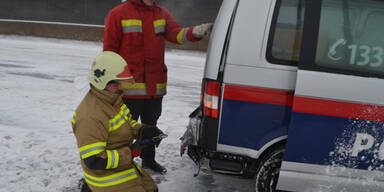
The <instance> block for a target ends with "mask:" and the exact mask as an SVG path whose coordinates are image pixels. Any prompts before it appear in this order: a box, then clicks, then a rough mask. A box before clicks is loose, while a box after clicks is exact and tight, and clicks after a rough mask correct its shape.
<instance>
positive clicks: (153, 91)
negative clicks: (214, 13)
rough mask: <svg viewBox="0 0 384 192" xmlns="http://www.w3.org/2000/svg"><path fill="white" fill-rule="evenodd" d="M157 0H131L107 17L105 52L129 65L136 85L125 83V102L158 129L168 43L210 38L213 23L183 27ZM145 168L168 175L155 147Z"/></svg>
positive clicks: (146, 157)
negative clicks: (160, 162) (157, 158)
mask: <svg viewBox="0 0 384 192" xmlns="http://www.w3.org/2000/svg"><path fill="white" fill-rule="evenodd" d="M154 1H155V0H130V1H128V2H125V3H123V4H121V5H119V6H117V7H115V8H113V9H112V10H111V11H110V12H109V13H108V15H107V18H106V21H105V31H104V42H103V45H104V51H113V52H116V53H118V54H120V55H121V56H122V57H123V58H124V59H125V61H126V62H127V63H128V67H129V70H130V72H131V73H132V75H133V77H134V81H135V83H134V84H123V85H122V87H123V90H124V94H123V100H124V103H125V104H126V105H127V106H128V107H129V108H130V109H131V113H132V117H133V119H135V120H138V119H139V117H140V120H141V122H142V123H144V124H148V125H152V126H156V124H157V120H158V119H159V117H160V115H161V111H162V98H163V96H164V95H165V94H166V87H167V67H166V65H165V64H164V49H165V48H164V43H165V42H164V40H165V39H166V40H168V41H170V42H173V43H177V44H184V43H186V42H190V41H198V40H200V39H201V38H203V37H204V36H207V35H208V33H209V31H210V29H211V27H212V24H202V25H198V26H194V27H187V28H182V27H180V25H179V24H178V23H177V22H176V21H175V19H174V18H173V17H172V16H171V15H170V13H169V12H168V10H167V9H166V8H164V7H161V6H158V5H156V4H155V3H154ZM141 158H142V159H143V164H142V165H143V167H145V168H150V169H152V170H154V171H156V172H160V173H165V172H166V169H165V168H164V167H163V166H161V165H160V164H158V163H157V162H156V161H155V148H154V147H148V148H144V149H143V152H142V154H141Z"/></svg>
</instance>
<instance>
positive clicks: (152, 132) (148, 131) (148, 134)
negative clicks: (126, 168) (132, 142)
mask: <svg viewBox="0 0 384 192" xmlns="http://www.w3.org/2000/svg"><path fill="white" fill-rule="evenodd" d="M160 135H164V133H163V132H162V131H161V130H160V129H159V128H158V127H156V126H150V125H145V126H143V127H142V128H141V129H140V132H139V138H140V140H150V141H153V144H154V145H155V146H156V147H158V146H159V145H160V142H161V139H154V138H156V137H158V136H160Z"/></svg>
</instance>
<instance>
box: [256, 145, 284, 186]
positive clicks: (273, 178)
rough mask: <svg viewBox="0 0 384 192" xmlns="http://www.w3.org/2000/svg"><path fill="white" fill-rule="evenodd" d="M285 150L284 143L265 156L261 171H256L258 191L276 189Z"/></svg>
mask: <svg viewBox="0 0 384 192" xmlns="http://www.w3.org/2000/svg"><path fill="white" fill-rule="evenodd" d="M284 151H285V148H284V145H282V146H279V147H278V148H276V149H275V150H273V151H272V152H270V153H269V154H268V155H267V156H266V157H265V158H263V160H262V161H261V163H260V167H259V171H258V172H257V173H256V185H255V189H256V192H273V191H276V185H277V179H278V178H279V171H280V167H281V162H282V161H283V154H284Z"/></svg>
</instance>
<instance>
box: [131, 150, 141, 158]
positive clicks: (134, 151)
mask: <svg viewBox="0 0 384 192" xmlns="http://www.w3.org/2000/svg"><path fill="white" fill-rule="evenodd" d="M140 154H141V150H140V149H131V155H132V159H133V158H135V157H138V156H140Z"/></svg>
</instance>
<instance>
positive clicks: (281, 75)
mask: <svg viewBox="0 0 384 192" xmlns="http://www.w3.org/2000/svg"><path fill="white" fill-rule="evenodd" d="M383 21H384V1H377V0H318V1H306V0H257V1H255V0H224V1H223V3H222V7H221V9H220V11H219V14H218V16H217V19H216V21H215V24H214V28H213V31H212V34H211V40H210V44H209V48H208V54H207V61H206V67H205V73H204V77H203V84H202V101H201V105H200V106H199V107H198V108H197V109H196V110H195V111H194V112H193V113H192V114H191V115H190V117H191V120H190V124H189V125H188V128H187V131H186V133H185V135H184V137H183V146H186V147H188V155H189V156H190V157H191V158H192V159H193V160H194V161H195V162H196V163H197V164H200V162H201V161H202V160H203V159H207V160H209V166H210V168H212V169H213V170H216V171H220V172H225V173H232V174H234V173H235V174H242V175H244V176H247V177H249V176H251V177H253V176H254V177H255V178H256V191H274V190H275V189H276V188H278V189H279V190H284V191H319V190H320V191H321V190H330V191H384V179H383V178H384V177H383V176H384V172H383V170H384V166H383V165H384V164H383V163H384V144H383V140H384V89H383V87H384V38H383V37H382V34H384V25H383ZM283 154H284V157H283ZM280 166H281V169H279V168H280Z"/></svg>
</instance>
